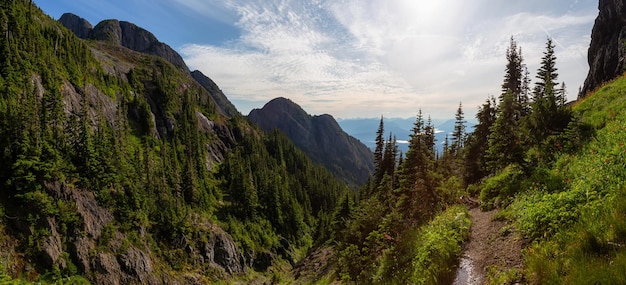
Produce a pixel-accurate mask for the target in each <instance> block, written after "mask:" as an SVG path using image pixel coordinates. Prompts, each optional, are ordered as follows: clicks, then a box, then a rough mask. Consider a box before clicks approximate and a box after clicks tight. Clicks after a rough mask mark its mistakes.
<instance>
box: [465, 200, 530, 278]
mask: <svg viewBox="0 0 626 285" xmlns="http://www.w3.org/2000/svg"><path fill="white" fill-rule="evenodd" d="M496 213H497V210H494V211H489V212H482V211H480V209H479V208H474V209H472V210H470V215H471V219H472V228H471V230H470V231H471V233H470V239H469V242H468V243H467V244H466V245H465V247H464V251H463V256H462V258H461V263H460V266H459V269H458V270H457V275H456V279H455V281H454V285H461V284H472V285H478V284H485V282H487V278H486V276H487V272H488V270H489V268H494V269H496V270H497V271H499V272H500V271H505V270H507V269H511V268H517V269H521V267H522V254H521V248H522V241H521V239H520V238H519V235H517V234H516V233H515V228H513V227H512V226H511V225H509V224H507V222H505V221H502V220H494V216H495V214H496Z"/></svg>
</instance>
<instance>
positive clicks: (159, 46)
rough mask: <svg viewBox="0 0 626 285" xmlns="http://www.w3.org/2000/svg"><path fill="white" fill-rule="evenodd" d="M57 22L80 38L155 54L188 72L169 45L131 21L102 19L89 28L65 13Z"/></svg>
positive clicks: (75, 16) (74, 16) (179, 57)
mask: <svg viewBox="0 0 626 285" xmlns="http://www.w3.org/2000/svg"><path fill="white" fill-rule="evenodd" d="M59 22H60V23H61V24H62V25H64V26H65V27H67V28H68V29H70V30H71V31H72V32H74V34H76V35H77V36H78V37H79V38H82V39H91V40H99V41H107V42H111V43H114V44H118V45H121V46H123V47H126V48H129V49H131V50H134V51H137V52H141V53H147V54H152V55H156V56H158V57H161V58H163V59H165V60H167V61H168V62H170V63H171V64H173V65H175V66H176V67H178V68H180V69H182V70H184V71H187V72H189V68H188V67H187V65H186V64H185V61H184V60H183V58H182V57H181V56H180V54H178V53H177V52H176V51H175V50H174V49H172V48H171V47H170V46H169V45H167V44H165V43H162V42H160V41H159V40H158V39H157V38H156V37H155V36H154V35H153V34H152V33H151V32H149V31H147V30H145V29H143V28H141V27H138V26H137V25H135V24H133V23H129V22H126V21H118V20H104V21H101V22H100V23H98V24H97V25H96V26H95V27H93V28H91V23H89V22H88V21H87V20H85V19H83V18H81V17H79V16H77V15H74V14H71V13H65V14H63V15H62V16H61V18H59Z"/></svg>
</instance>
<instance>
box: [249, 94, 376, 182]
mask: <svg viewBox="0 0 626 285" xmlns="http://www.w3.org/2000/svg"><path fill="white" fill-rule="evenodd" d="M248 119H249V120H250V121H252V122H253V123H255V124H257V125H258V126H259V127H260V128H261V129H263V130H265V131H271V130H273V129H279V130H281V131H282V132H284V133H285V134H286V135H287V136H288V137H289V138H290V139H291V140H292V141H293V143H294V144H295V145H296V146H298V147H299V148H300V149H302V150H303V151H304V152H305V153H306V154H307V155H308V156H309V157H310V158H311V160H313V162H316V163H319V164H322V165H324V166H325V167H326V168H327V169H329V170H330V171H331V172H332V173H333V174H334V175H335V177H337V178H339V179H341V180H343V181H345V182H347V183H348V184H351V185H362V184H365V183H366V182H367V179H368V177H369V175H370V173H372V172H373V170H374V157H373V154H372V151H371V150H370V149H368V147H367V146H366V145H364V144H363V143H361V142H359V141H358V140H357V139H355V138H354V137H352V136H350V135H348V134H347V133H345V132H344V131H343V130H342V129H341V127H340V126H339V124H337V121H335V119H334V118H333V117H332V116H331V115H320V116H310V115H309V114H308V113H307V112H306V111H304V110H303V109H302V108H301V107H300V106H299V105H298V104H296V103H294V102H292V101H291V100H289V99H286V98H276V99H273V100H271V101H270V102H268V103H267V104H265V106H263V108H261V109H254V110H252V111H251V112H250V114H249V115H248Z"/></svg>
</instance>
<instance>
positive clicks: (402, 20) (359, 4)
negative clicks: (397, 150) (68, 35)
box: [34, 0, 598, 119]
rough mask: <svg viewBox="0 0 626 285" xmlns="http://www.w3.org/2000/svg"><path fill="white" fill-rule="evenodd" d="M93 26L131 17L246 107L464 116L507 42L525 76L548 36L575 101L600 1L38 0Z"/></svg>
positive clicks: (500, 66)
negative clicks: (279, 101) (460, 110)
mask: <svg viewBox="0 0 626 285" xmlns="http://www.w3.org/2000/svg"><path fill="white" fill-rule="evenodd" d="M34 2H35V3H36V4H37V5H39V6H40V7H41V8H42V9H43V10H44V12H46V13H47V14H49V15H51V16H52V17H54V18H56V19H58V18H59V17H60V16H61V15H62V14H63V13H64V12H72V13H75V14H77V15H79V16H81V17H84V18H86V19H87V20H88V21H90V22H91V23H92V24H93V25H96V24H97V23H98V22H99V21H101V20H104V19H110V18H115V19H119V20H125V21H129V22H133V23H135V24H137V25H139V26H141V27H143V28H145V29H147V30H148V31H150V32H152V33H154V34H155V36H157V38H158V39H159V40H160V41H163V42H165V43H166V44H169V45H170V46H172V47H173V48H174V49H175V50H177V51H178V52H179V53H181V55H182V56H183V58H184V59H185V61H186V63H187V64H188V66H189V67H190V68H191V69H192V70H193V69H198V70H201V71H202V72H203V73H204V74H206V75H207V76H209V77H210V78H212V79H213V80H214V81H215V82H216V83H217V84H218V86H219V87H220V88H221V89H222V90H223V91H224V93H225V94H226V96H227V97H228V98H229V99H230V100H231V101H232V102H233V103H234V104H235V106H236V107H237V109H238V110H239V111H240V112H242V113H243V114H248V113H249V111H250V110H252V109H254V108H261V107H262V106H263V105H264V104H265V103H266V102H268V101H270V100H271V99H273V98H275V97H281V96H282V97H286V98H289V99H291V100H293V101H294V102H296V103H297V104H299V105H300V106H302V108H303V109H305V110H306V111H307V112H308V113H310V114H331V115H333V117H335V118H344V119H348V118H359V117H361V118H363V117H369V118H374V117H380V115H384V116H388V117H400V118H410V117H414V116H415V115H416V114H417V111H418V110H419V109H421V110H422V112H423V113H424V114H425V115H426V116H428V115H430V116H431V117H432V118H437V119H443V118H451V117H453V116H454V112H455V111H456V108H457V107H458V104H459V102H462V103H463V106H464V111H465V114H466V117H473V115H474V114H475V112H476V110H477V107H478V106H479V105H480V104H481V103H482V102H484V100H485V99H486V98H487V96H488V95H499V94H500V87H501V84H502V80H503V76H504V67H505V64H506V58H505V50H506V48H507V47H508V44H509V40H510V37H511V36H513V37H515V39H516V41H517V42H518V45H519V46H520V47H521V48H522V53H523V56H524V59H525V63H526V64H527V65H528V70H529V72H530V75H531V77H532V79H533V82H534V76H535V73H536V70H537V68H538V66H539V61H540V58H541V56H542V53H543V51H544V50H545V42H546V38H547V37H548V36H550V37H552V38H553V39H554V42H555V44H556V48H555V52H556V56H557V68H558V69H559V70H558V73H559V75H560V76H559V82H561V81H564V82H565V83H566V85H567V90H568V99H570V100H572V99H575V98H576V95H577V92H578V88H579V86H581V85H582V84H583V81H584V79H585V77H586V75H587V72H588V64H587V49H588V46H589V42H590V34H591V29H592V26H593V22H594V19H595V17H596V16H597V13H598V9H597V5H598V4H597V1H589V0H587V1H539V0H533V1H520V2H502V1H496V0H479V1H471V3H470V2H469V1H460V0H445V1H410V0H406V1H400V0H398V1H373V2H363V1H358V0H345V1H325V0H317V1H282V2H280V3H279V4H276V3H266V2H265V1H256V0H254V1H216V0H208V1H202V0H175V1H158V2H148V1H145V0H129V1H124V2H123V3H119V2H117V1H113V0H103V1H72V0H59V1H43V0H35V1H34Z"/></svg>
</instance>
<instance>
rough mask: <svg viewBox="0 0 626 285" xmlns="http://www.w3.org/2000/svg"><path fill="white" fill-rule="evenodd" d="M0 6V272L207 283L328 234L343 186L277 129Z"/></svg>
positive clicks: (170, 71)
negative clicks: (265, 127)
mask: <svg viewBox="0 0 626 285" xmlns="http://www.w3.org/2000/svg"><path fill="white" fill-rule="evenodd" d="M0 8H1V12H2V13H1V14H0V22H1V23H2V34H3V39H2V41H0V48H1V50H2V53H1V58H0V66H2V70H1V72H0V96H1V97H0V124H2V126H1V127H0V149H2V154H1V155H2V164H1V165H0V181H2V183H1V184H0V197H1V198H0V210H1V211H0V212H1V213H2V215H1V216H2V217H1V218H0V219H2V227H1V228H0V229H1V231H0V233H1V236H2V240H3V241H5V243H3V244H5V246H6V248H4V247H3V250H2V252H3V254H2V257H3V258H2V263H1V265H2V266H0V273H2V276H9V277H11V278H26V279H29V280H39V279H41V280H44V281H45V280H54V279H55V278H58V277H62V276H75V275H76V277H75V278H78V280H79V281H80V278H81V277H80V276H81V275H82V276H83V277H84V278H87V279H88V280H90V281H92V282H96V283H109V282H111V283H128V282H131V283H135V282H137V283H163V282H167V283H171V282H176V281H175V280H184V279H185V278H191V277H188V275H189V274H195V275H192V277H193V279H194V280H195V279H198V280H219V279H221V278H224V277H225V276H228V274H234V275H237V274H241V273H244V272H246V271H247V270H248V269H249V268H254V269H256V270H260V271H265V270H267V268H268V267H269V266H270V265H272V264H273V263H275V262H274V261H277V260H284V262H286V263H287V264H288V262H294V260H295V258H296V257H297V255H298V250H299V249H306V248H308V247H310V246H311V245H312V244H313V243H314V242H318V243H319V242H323V241H325V239H328V238H329V236H328V234H325V233H326V232H328V231H327V230H326V229H324V227H323V225H325V224H323V223H319V221H320V220H322V219H327V218H326V217H327V216H329V215H330V214H331V213H332V210H333V209H334V207H335V204H336V203H337V201H338V199H339V198H340V197H341V196H342V195H344V193H346V191H348V190H347V187H346V186H344V185H343V184H342V183H340V182H338V181H337V180H335V178H334V177H333V176H332V175H331V174H329V173H328V171H326V170H325V169H324V168H322V167H321V166H317V165H314V164H313V163H311V161H310V160H309V159H308V158H307V157H306V156H305V155H304V154H303V153H302V152H301V151H300V150H298V149H297V148H296V147H295V146H294V145H293V144H292V143H291V142H290V141H289V140H288V139H287V138H286V137H285V136H284V135H283V134H281V133H278V132H271V133H263V132H262V131H260V130H259V129H257V128H256V127H254V126H253V125H252V124H250V123H248V122H247V121H246V120H245V118H243V117H242V116H241V115H239V114H235V115H233V116H230V117H229V116H226V115H224V114H223V112H222V111H221V110H220V109H219V107H217V105H216V104H215V102H214V101H213V99H212V97H211V96H210V95H209V93H208V92H207V90H204V89H203V87H202V86H201V85H199V84H197V83H196V82H195V81H194V80H193V79H192V78H191V76H190V75H189V74H186V73H185V72H183V71H181V70H180V69H179V68H177V67H175V66H173V65H171V64H170V63H168V62H166V61H165V60H163V59H161V58H158V57H155V56H151V55H145V54H140V53H137V52H133V51H131V50H129V49H126V48H123V47H120V46H117V45H115V44H113V43H108V42H101V41H83V40H80V39H78V38H77V37H76V36H75V35H74V34H73V33H71V32H70V31H69V30H67V29H65V28H63V27H62V26H61V25H60V24H58V23H57V22H56V21H54V20H52V19H50V18H49V17H48V16H45V15H44V14H43V13H42V12H41V11H40V10H39V9H37V8H36V7H35V6H33V5H32V4H29V3H28V1H23V0H12V1H4V2H3V3H2V4H0ZM222 229H223V230H222ZM224 231H226V232H227V233H228V234H225V233H224ZM40 274H42V275H41V276H40V277H37V276H38V275H40ZM3 278H4V277H3ZM170 279H171V280H170ZM75 282H78V281H75ZM198 282H200V283H202V282H206V281H198Z"/></svg>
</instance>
